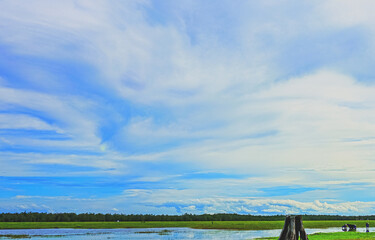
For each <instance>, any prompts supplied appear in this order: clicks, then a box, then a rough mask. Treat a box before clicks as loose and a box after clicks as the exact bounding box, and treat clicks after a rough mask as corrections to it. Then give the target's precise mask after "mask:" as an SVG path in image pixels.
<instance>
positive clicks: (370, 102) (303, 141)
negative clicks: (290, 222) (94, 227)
mask: <svg viewBox="0 0 375 240" xmlns="http://www.w3.org/2000/svg"><path fill="white" fill-rule="evenodd" d="M0 9H1V11H0V212H23V211H33V212H34V211H35V212H76V213H82V212H95V213H123V214H141V213H142V214H144V213H147V214H184V213H192V214H203V213H209V214H211V213H238V214H255V215H274V214H340V215H366V214H375V68H374V64H375V15H374V14H373V13H374V11H375V2H374V1H372V0H357V1H350V0H316V1H297V0H265V1H255V0H248V1H243V0H207V1H193V0H191V1H190V0H178V1H175V0H154V1H153V0H140V1H137V0H128V1H116V0H110V1H105V0H103V1H100V0H79V1H78V0H65V1H49V0H34V1H20V0H0Z"/></svg>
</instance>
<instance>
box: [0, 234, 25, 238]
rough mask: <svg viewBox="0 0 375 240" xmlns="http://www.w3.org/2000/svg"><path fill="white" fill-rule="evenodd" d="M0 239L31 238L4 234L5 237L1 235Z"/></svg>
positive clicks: (23, 235)
mask: <svg viewBox="0 0 375 240" xmlns="http://www.w3.org/2000/svg"><path fill="white" fill-rule="evenodd" d="M0 238H7V239H18V238H31V237H30V236H29V235H25V234H22V235H12V234H6V235H1V234H0Z"/></svg>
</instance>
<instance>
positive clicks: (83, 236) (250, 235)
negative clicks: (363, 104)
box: [0, 228, 371, 240]
mask: <svg viewBox="0 0 375 240" xmlns="http://www.w3.org/2000/svg"><path fill="white" fill-rule="evenodd" d="M370 231H371V229H370ZM280 232H281V230H279V229H276V230H215V229H191V228H130V229H14V230H13V229H9V230H8V229H7V230H0V236H1V235H27V237H25V238H17V239H32V240H48V239H55V240H57V239H59V240H67V239H69V240H99V239H100V240H102V239H111V240H119V239H150V240H153V239H162V240H164V239H228V240H229V239H239V240H240V239H254V238H260V237H276V236H279V234H280ZM306 232H307V234H312V233H316V232H341V228H325V229H306ZM357 232H365V228H358V229H357ZM0 239H11V238H8V237H0Z"/></svg>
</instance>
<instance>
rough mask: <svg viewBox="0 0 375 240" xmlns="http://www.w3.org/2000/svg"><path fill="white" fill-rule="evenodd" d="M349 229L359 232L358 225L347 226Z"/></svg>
mask: <svg viewBox="0 0 375 240" xmlns="http://www.w3.org/2000/svg"><path fill="white" fill-rule="evenodd" d="M346 225H348V227H349V231H357V225H354V224H346Z"/></svg>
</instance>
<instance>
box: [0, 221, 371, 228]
mask: <svg viewBox="0 0 375 240" xmlns="http://www.w3.org/2000/svg"><path fill="white" fill-rule="evenodd" d="M366 222H369V223H370V227H375V220H370V221H365V220H361V221H354V220H353V221H350V220H347V221H341V220H340V221H304V222H303V224H304V227H305V228H329V227H341V226H342V225H344V224H346V223H351V224H356V225H357V227H365V224H366ZM283 226H284V221H213V222H212V221H186V222H183V221H175V222H174V221H165V222H164V221H163V222H156V221H155V222H154V221H152V222H0V229H41V228H95V229H106V228H169V227H188V228H195V229H228V230H230V229H236V230H268V229H280V230H281V229H282V228H283Z"/></svg>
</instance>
